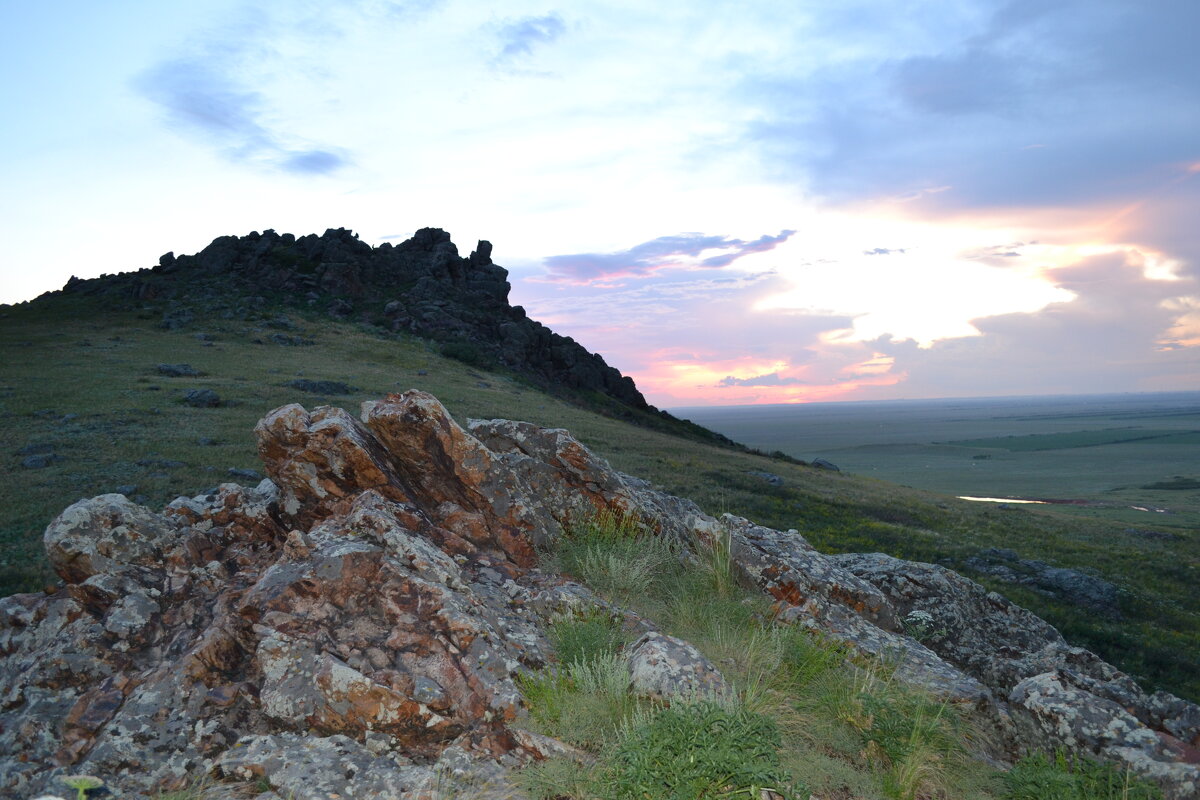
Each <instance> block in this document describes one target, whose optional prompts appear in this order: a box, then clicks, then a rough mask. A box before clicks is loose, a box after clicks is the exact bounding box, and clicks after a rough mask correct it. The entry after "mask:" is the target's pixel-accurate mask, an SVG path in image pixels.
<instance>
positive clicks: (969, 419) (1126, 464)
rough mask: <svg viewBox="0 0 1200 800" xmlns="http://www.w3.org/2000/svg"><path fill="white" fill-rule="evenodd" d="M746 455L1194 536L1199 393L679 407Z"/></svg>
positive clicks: (1198, 523) (1198, 512) (1199, 494)
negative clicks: (757, 451) (771, 455)
mask: <svg viewBox="0 0 1200 800" xmlns="http://www.w3.org/2000/svg"><path fill="white" fill-rule="evenodd" d="M672 411H673V413H675V414H677V415H679V416H682V417H685V418H687V419H691V420H692V421H694V422H697V423H699V424H701V425H704V426H706V427H709V428H712V429H713V430H716V431H719V432H721V433H724V434H725V435H727V436H730V437H732V438H734V439H736V440H738V441H741V442H744V443H746V444H748V445H750V446H751V447H759V448H764V449H770V450H776V449H777V450H782V451H783V452H785V453H787V454H788V455H792V456H795V457H797V458H803V459H806V460H811V459H814V458H818V457H820V458H825V459H827V460H829V461H831V462H833V463H835V464H837V465H838V466H839V467H840V468H841V469H843V470H845V471H848V472H853V473H856V474H860V475H870V476H873V477H877V478H882V479H884V480H888V481H895V482H897V483H900V484H904V485H907V486H913V487H916V488H921V489H928V490H932V491H937V492H944V493H946V494H954V495H959V496H973V497H1000V498H1005V497H1011V498H1040V499H1058V500H1084V501H1089V502H1090V503H1091V505H1081V506H1075V507H1071V508H1064V511H1065V512H1066V513H1071V514H1074V515H1083V516H1092V517H1096V516H1102V517H1105V518H1107V519H1110V520H1112V521H1115V522H1121V523H1124V524H1130V525H1154V526H1156V527H1159V526H1168V527H1173V528H1185V529H1195V528H1198V527H1200V483H1198V481H1200V392H1179V393H1163V394H1129V395H1102V396H1081V397H1048V398H1037V397H1034V398H1030V397H1022V398H981V399H960V400H926V401H895V402H873V403H813V404H807V405H797V406H736V407H735V406H726V407H720V408H681V409H672Z"/></svg>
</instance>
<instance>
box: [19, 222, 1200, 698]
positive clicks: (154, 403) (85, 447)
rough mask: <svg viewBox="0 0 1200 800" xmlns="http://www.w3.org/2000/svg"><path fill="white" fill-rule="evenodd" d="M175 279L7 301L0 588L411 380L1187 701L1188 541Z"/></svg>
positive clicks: (1191, 693)
mask: <svg viewBox="0 0 1200 800" xmlns="http://www.w3.org/2000/svg"><path fill="white" fill-rule="evenodd" d="M339 236H340V235H339ZM281 238H282V237H281ZM343 238H344V237H343ZM339 240H340V239H339ZM218 241H220V240H218ZM180 260H182V259H177V260H176V261H180ZM184 264H185V266H186V264H187V262H186V261H185V262H184ZM188 268H189V269H190V267H188ZM181 269H183V268H182V267H181ZM188 274H191V273H188ZM168 277H169V274H168V276H163V275H162V273H161V272H160V273H155V272H153V271H150V272H148V273H140V274H137V275H135V276H133V277H130V276H116V277H109V278H104V279H100V280H98V281H96V282H94V283H93V282H78V283H77V284H74V285H73V289H72V290H71V291H68V292H62V293H55V294H52V295H48V296H44V297H42V298H40V299H38V300H37V301H34V302H31V303H26V304H21V305H18V306H11V307H5V308H2V309H0V355H2V363H3V365H4V366H3V371H2V373H0V452H3V453H5V457H6V458H7V461H8V463H7V464H6V467H7V474H8V480H6V481H5V482H4V483H3V484H0V509H2V514H0V546H2V548H3V550H2V555H0V560H2V563H0V570H2V572H0V577H2V578H3V586H2V587H0V595H3V594H8V593H10V592H15V591H30V590H33V591H37V590H40V589H41V588H42V587H43V586H51V587H52V586H61V583H60V582H59V579H58V577H57V576H56V575H55V573H54V572H53V570H51V568H50V565H49V563H48V562H47V561H46V559H45V555H44V551H43V547H42V541H41V536H42V531H43V530H44V529H45V527H46V525H47V523H48V522H49V521H50V520H51V519H52V518H53V517H54V516H55V515H56V514H58V513H59V512H60V511H61V510H62V509H63V508H64V507H66V506H67V505H69V504H70V503H73V502H75V501H76V500H79V499H81V498H86V497H92V496H95V495H99V494H103V493H106V492H119V493H121V494H125V495H127V496H128V497H129V498H131V499H132V500H133V501H134V502H136V503H138V504H141V505H145V506H148V507H150V508H161V507H162V506H163V505H164V504H166V503H167V502H169V501H170V500H172V499H173V498H175V497H177V496H179V495H187V496H192V495H196V494H199V493H203V492H206V491H209V490H211V489H212V488H214V487H215V486H216V485H217V484H219V483H222V482H227V481H235V482H239V483H242V484H246V485H253V484H254V483H256V482H257V480H258V479H259V478H261V477H262V473H263V467H262V464H261V461H260V459H259V456H258V454H257V453H256V452H255V447H254V442H253V438H252V437H251V436H250V435H249V432H250V431H251V429H253V427H254V426H255V424H256V422H257V421H258V420H259V419H261V418H262V417H263V416H264V415H266V414H267V413H268V412H269V411H271V409H274V408H277V407H279V406H282V405H285V404H287V403H293V402H299V403H302V404H303V405H304V406H305V407H307V408H310V409H311V408H314V407H317V406H320V405H325V404H330V405H336V406H340V407H344V408H349V409H354V408H356V407H357V405H358V404H359V403H360V402H363V401H367V400H375V399H378V398H381V397H383V396H385V395H386V394H388V393H390V392H398V391H405V390H409V389H419V390H423V391H427V392H430V393H432V394H434V395H436V396H437V397H438V398H439V399H440V400H441V401H442V402H443V403H445V405H446V407H447V408H448V409H449V411H450V412H451V413H452V414H453V415H454V417H455V418H456V419H457V420H458V421H459V422H460V423H464V424H465V422H466V420H467V419H468V418H480V419H495V418H508V419H521V420H526V421H529V422H532V423H534V424H537V425H540V426H546V427H564V428H567V429H569V430H570V431H571V432H572V433H573V434H574V435H575V436H576V437H577V438H578V439H579V440H580V442H582V443H583V444H584V445H586V446H587V447H588V448H590V449H591V450H593V451H594V452H596V453H597V454H598V455H601V456H603V457H604V458H606V459H607V460H608V461H609V462H610V463H611V464H612V465H613V466H614V467H615V468H616V469H618V470H620V471H621V472H624V473H627V474H630V475H636V476H639V477H640V478H645V479H648V480H649V481H651V482H652V483H653V484H654V485H656V486H658V487H660V488H662V489H663V490H665V491H667V492H669V493H671V494H673V495H677V496H679V497H683V498H690V499H691V500H694V501H695V502H696V503H698V504H699V506H700V508H701V509H703V510H704V511H706V512H708V513H710V514H713V515H717V516H719V515H720V514H722V513H725V512H729V513H733V514H736V515H739V516H742V517H745V518H747V519H750V520H753V521H754V522H756V523H759V524H762V525H766V526H769V527H771V528H775V529H778V530H787V529H789V528H794V529H797V530H798V531H800V532H801V533H802V534H803V535H804V537H805V538H806V539H807V540H808V541H809V542H811V543H812V544H813V545H815V546H816V547H817V548H818V549H819V550H821V551H823V552H825V553H862V552H875V551H879V552H884V553H888V554H890V555H894V556H898V557H902V558H908V559H914V560H919V561H927V562H935V563H938V564H941V565H945V566H950V567H952V568H954V569H956V570H959V571H961V572H963V574H966V575H968V576H970V577H972V578H974V579H976V580H979V581H980V582H981V583H983V584H984V585H985V586H987V587H988V588H991V589H996V590H998V591H1000V592H1002V593H1003V594H1005V595H1007V596H1008V597H1010V598H1012V599H1013V600H1015V601H1017V602H1019V603H1020V604H1021V605H1024V606H1026V607H1027V608H1030V609H1032V610H1034V611H1035V612H1036V613H1038V614H1040V615H1041V616H1043V617H1045V618H1046V619H1048V620H1049V621H1050V622H1051V623H1053V624H1054V625H1055V626H1056V627H1058V628H1059V629H1060V630H1061V631H1062V632H1063V633H1064V635H1065V636H1066V638H1067V640H1068V641H1069V642H1071V643H1072V644H1078V645H1082V646H1086V647H1088V648H1090V649H1092V650H1094V651H1095V652H1096V653H1097V654H1099V655H1100V656H1101V657H1102V658H1104V659H1106V660H1108V661H1110V662H1112V663H1113V664H1115V665H1117V666H1118V667H1120V668H1121V669H1123V670H1125V671H1126V672H1128V673H1130V674H1131V675H1133V676H1135V677H1136V678H1137V679H1138V680H1139V681H1140V682H1141V683H1142V685H1143V686H1145V687H1146V688H1148V689H1156V688H1164V689H1168V690H1170V691H1173V692H1175V693H1176V694H1179V695H1180V696H1182V697H1185V698H1196V697H1198V696H1200V677H1198V676H1200V668H1198V667H1200V605H1198V603H1200V601H1198V599H1197V597H1196V596H1195V593H1194V586H1195V585H1196V583H1197V580H1198V577H1197V567H1196V565H1197V560H1198V559H1197V556H1198V555H1200V542H1198V541H1197V539H1196V537H1194V536H1185V535H1173V536H1172V537H1170V538H1156V537H1147V536H1144V535H1142V534H1141V533H1140V532H1139V531H1137V530H1130V529H1127V528H1123V527H1120V526H1118V525H1113V524H1105V523H1103V522H1095V521H1088V520H1079V519H1073V518H1067V517H1061V516H1058V515H1056V514H1054V513H1053V512H1052V511H1047V510H1042V509H1021V508H1010V509H995V508H986V507H985V508H981V507H979V506H977V505H973V504H970V503H966V502H963V501H958V500H955V499H953V498H948V497H945V496H940V495H937V494H933V493H927V492H919V491H915V490H911V489H906V488H902V487H898V486H895V485H893V484H888V483H884V482H881V481H876V480H871V479H867V478H861V477H856V476H852V475H845V474H838V473H832V472H827V471H823V470H818V469H813V468H810V467H807V466H805V465H803V464H799V463H793V462H789V461H786V460H779V459H772V458H768V457H766V456H763V455H760V454H756V453H751V452H747V451H745V450H744V449H739V448H738V447H734V446H729V445H724V444H722V442H721V440H720V438H718V437H706V436H705V434H704V433H703V431H698V430H697V429H695V427H694V426H687V425H685V424H679V425H677V424H676V421H673V419H672V418H670V417H669V416H667V415H662V414H660V413H659V412H657V411H655V410H653V409H650V408H648V407H647V408H640V407H637V406H636V404H630V403H626V402H623V401H621V400H620V399H618V398H615V397H613V396H611V395H603V394H602V393H601V392H599V390H598V389H594V388H593V389H582V388H579V387H577V388H576V389H575V390H572V391H568V392H563V393H560V395H559V396H554V395H551V394H548V393H546V392H545V391H543V390H542V388H540V382H539V380H538V379H537V377H536V376H535V375H531V373H530V372H529V371H528V370H527V369H521V365H520V364H519V363H516V362H514V365H513V366H509V367H505V366H502V365H501V361H500V358H499V357H497V358H496V359H494V360H492V361H490V362H488V361H486V360H485V361H482V362H481V360H480V359H478V358H477V357H476V355H472V354H471V353H469V352H468V351H464V350H462V349H461V348H455V347H448V346H447V344H448V342H447V341H444V340H438V339H434V338H427V337H424V336H417V335H415V334H413V333H411V332H405V331H396V330H392V329H391V326H381V325H378V324H374V323H372V322H370V321H363V320H356V319H353V318H352V316H351V317H342V318H340V319H339V318H336V316H335V317H331V316H330V315H329V313H328V312H329V309H327V308H318V307H316V304H314V305H313V306H309V305H307V303H306V302H304V303H301V304H299V305H298V306H297V305H294V304H288V303H283V302H280V300H279V299H278V297H276V298H274V299H268V298H266V297H265V296H259V295H249V296H250V297H262V301H261V302H258V301H257V300H256V301H253V302H250V301H243V300H242V299H241V298H245V297H247V295H245V293H244V292H242V293H238V292H232V291H225V290H222V289H220V288H219V287H218V284H219V283H220V280H219V279H217V278H214V279H213V280H212V282H211V284H210V285H209V288H207V289H205V290H204V291H201V290H199V289H196V288H194V287H195V286H196V284H195V283H191V282H189V283H188V284H187V285H188V286H192V287H193V288H192V289H190V290H189V291H187V292H183V293H176V294H174V295H173V294H172V290H171V287H173V286H176V284H175V283H173V282H172V281H169V280H167V278H168ZM146 285H153V286H157V288H156V289H155V290H153V291H151V290H145V291H143V294H144V295H146V296H143V297H140V298H139V297H136V296H132V295H136V294H137V292H136V291H135V290H133V289H130V287H131V286H146ZM131 293H132V295H131ZM149 295H154V296H153V297H151V296H149ZM379 299H380V298H375V299H373V300H372V301H371V302H377V301H378V300H379ZM388 302H389V303H390V302H392V301H391V300H389V301H388ZM481 324H487V323H481ZM458 341H459V342H461V341H462V340H458ZM452 343H453V342H451V344H452ZM580 349H581V350H582V348H580ZM584 352H586V351H584ZM464 357H465V358H466V360H465V361H464V360H463V359H464ZM468 362H469V363H468ZM480 363H489V364H490V367H489V368H485V367H482V366H480ZM617 385H624V384H623V382H621V381H619V382H618V383H617ZM635 388H636V387H635ZM638 396H639V397H640V395H638ZM643 402H644V401H643ZM633 423H640V425H635V424H633ZM1010 553H1011V554H1015V555H1019V557H1020V559H1021V561H1020V562H1014V561H1011V560H1010V558H1009V554H1010ZM1025 562H1032V563H1035V564H1037V563H1040V564H1041V569H1040V571H1038V572H1037V575H1038V576H1043V577H1044V576H1046V575H1050V576H1052V579H1051V578H1047V579H1045V580H1041V579H1038V580H1035V579H1033V577H1031V578H1030V579H1029V580H1019V581H1014V580H1012V579H1011V576H1009V579H1005V574H1004V572H1003V570H997V569H996V567H997V566H1001V567H1005V566H1008V567H1009V569H1010V570H1011V569H1013V568H1017V569H1031V568H1028V567H1027V566H1026V565H1025ZM1030 574H1031V575H1032V573H1030ZM1034 577H1036V576H1034Z"/></svg>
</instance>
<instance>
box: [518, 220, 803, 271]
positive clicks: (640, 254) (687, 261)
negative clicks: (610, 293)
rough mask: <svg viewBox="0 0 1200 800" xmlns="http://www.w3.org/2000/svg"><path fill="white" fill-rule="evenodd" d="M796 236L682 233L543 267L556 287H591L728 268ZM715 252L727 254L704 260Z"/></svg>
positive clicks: (551, 260) (790, 232)
mask: <svg viewBox="0 0 1200 800" xmlns="http://www.w3.org/2000/svg"><path fill="white" fill-rule="evenodd" d="M794 233H795V231H793V230H784V231H781V232H780V233H779V235H777V236H767V235H763V236H760V237H759V238H758V239H755V240H754V241H745V240H743V239H735V238H731V237H728V236H710V235H704V234H700V233H682V234H678V235H675V236H660V237H658V238H657V239H651V240H650V241H648V242H642V243H641V244H639V245H635V246H633V247H631V248H629V249H628V250H621V251H618V252H615V253H573V254H570V255H557V256H549V257H547V258H545V259H544V260H543V262H542V263H543V266H544V267H545V268H546V276H547V277H546V278H545V280H547V281H550V282H553V283H574V284H588V283H598V282H604V281H612V280H617V279H621V278H644V277H646V276H649V275H651V274H652V273H654V272H657V271H660V270H664V269H679V268H686V269H690V268H704V269H718V268H722V267H728V266H729V265H731V264H733V263H734V262H735V261H737V260H738V259H740V258H742V257H743V256H747V255H750V254H751V253H763V252H766V251H768V250H772V249H774V248H775V246H776V245H778V244H780V243H782V242H785V241H787V240H788V238H790V237H791V236H792V235H793V234H794ZM713 250H719V251H723V252H720V253H717V254H714V255H710V256H706V257H704V258H700V256H701V255H703V254H704V253H706V252H709V251H713ZM697 259H699V260H697Z"/></svg>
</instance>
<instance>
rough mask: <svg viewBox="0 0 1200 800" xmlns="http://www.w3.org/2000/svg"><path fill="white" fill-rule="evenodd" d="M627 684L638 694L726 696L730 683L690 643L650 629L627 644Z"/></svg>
mask: <svg viewBox="0 0 1200 800" xmlns="http://www.w3.org/2000/svg"><path fill="white" fill-rule="evenodd" d="M626 660H627V663H628V665H629V685H630V687H631V688H632V689H633V690H634V691H635V692H637V693H638V694H640V695H644V696H647V697H654V698H658V699H663V700H686V701H695V700H717V701H720V700H726V699H732V698H733V697H734V692H733V689H732V687H730V686H729V684H728V683H726V681H725V677H724V676H723V675H722V674H721V672H720V670H718V669H717V668H716V667H715V666H713V664H712V662H710V661H709V660H708V659H707V658H705V657H704V656H703V655H702V654H701V653H700V651H699V650H697V649H696V648H695V647H694V646H693V645H691V644H689V643H688V642H685V641H684V640H682V639H677V638H676V637H674V636H668V635H666V634H664V633H658V632H656V631H651V632H649V633H645V634H643V635H642V637H641V638H640V639H638V640H637V641H636V642H634V643H633V644H631V645H629V646H628V647H627V648H626Z"/></svg>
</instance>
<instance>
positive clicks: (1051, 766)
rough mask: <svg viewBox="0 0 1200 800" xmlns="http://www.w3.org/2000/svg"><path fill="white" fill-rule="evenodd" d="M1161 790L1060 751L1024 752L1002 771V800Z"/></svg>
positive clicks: (1080, 798) (1146, 795)
mask: <svg viewBox="0 0 1200 800" xmlns="http://www.w3.org/2000/svg"><path fill="white" fill-rule="evenodd" d="M1162 796H1163V794H1162V791H1161V790H1160V789H1159V788H1158V787H1157V786H1154V785H1152V784H1150V783H1147V782H1146V781H1144V780H1141V779H1139V778H1136V777H1135V776H1133V775H1132V774H1131V773H1130V772H1129V770H1120V769H1117V768H1116V767H1113V766H1111V765H1109V764H1102V763H1100V762H1098V761H1093V760H1092V759H1089V758H1082V757H1075V758H1072V757H1069V756H1067V755H1066V754H1064V753H1063V752H1062V751H1059V752H1057V753H1055V755H1054V757H1053V758H1050V757H1048V756H1047V755H1045V754H1041V753H1039V754H1037V755H1032V756H1026V757H1025V758H1023V759H1021V760H1020V761H1018V762H1017V763H1016V765H1015V766H1013V768H1012V769H1011V770H1009V771H1008V772H1007V773H1006V774H1005V775H1004V794H1003V795H1002V797H1003V799H1004V800H1162Z"/></svg>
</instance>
